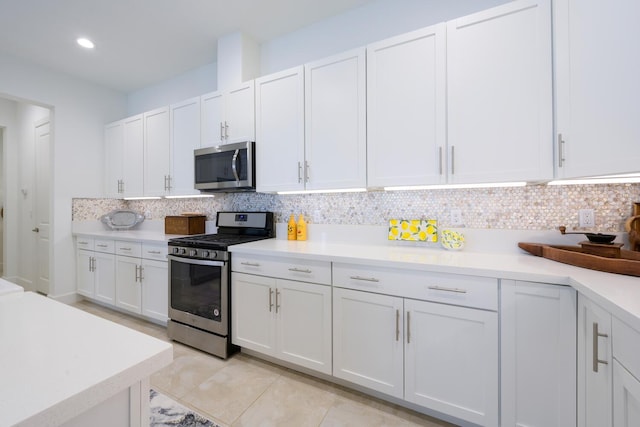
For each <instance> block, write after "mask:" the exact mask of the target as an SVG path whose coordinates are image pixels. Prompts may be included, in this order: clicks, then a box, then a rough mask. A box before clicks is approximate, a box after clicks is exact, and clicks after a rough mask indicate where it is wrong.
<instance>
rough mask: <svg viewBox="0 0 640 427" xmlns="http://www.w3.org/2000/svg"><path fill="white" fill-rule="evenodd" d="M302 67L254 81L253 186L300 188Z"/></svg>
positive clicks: (266, 189)
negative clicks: (254, 150)
mask: <svg viewBox="0 0 640 427" xmlns="http://www.w3.org/2000/svg"><path fill="white" fill-rule="evenodd" d="M303 167H304V68H303V67H297V68H292V69H290V70H286V71H282V72H280V73H276V74H273V75H269V76H265V77H261V78H259V79H257V80H256V175H257V180H256V186H257V190H258V191H261V192H271V191H287V190H303V189H304V176H303V175H304V170H303Z"/></svg>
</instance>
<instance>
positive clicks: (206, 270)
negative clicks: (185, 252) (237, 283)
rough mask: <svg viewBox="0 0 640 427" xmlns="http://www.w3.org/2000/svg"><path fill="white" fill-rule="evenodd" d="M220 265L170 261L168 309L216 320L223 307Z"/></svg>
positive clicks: (221, 267) (222, 273)
mask: <svg viewBox="0 0 640 427" xmlns="http://www.w3.org/2000/svg"><path fill="white" fill-rule="evenodd" d="M224 268H225V267H224V266H215V265H198V264H189V263H185V262H180V261H175V260H171V278H170V288H171V290H170V292H171V298H170V301H171V303H170V304H171V308H172V309H174V310H179V311H182V312H185V313H190V314H192V315H194V316H198V317H201V318H205V319H210V320H213V321H216V322H220V321H221V319H222V316H223V315H224V313H223V311H224V310H225V304H224V295H223V291H222V289H223V287H224V286H226V284H225V283H223V282H224V280H225V279H223V277H224V274H225V273H224V272H223V270H224Z"/></svg>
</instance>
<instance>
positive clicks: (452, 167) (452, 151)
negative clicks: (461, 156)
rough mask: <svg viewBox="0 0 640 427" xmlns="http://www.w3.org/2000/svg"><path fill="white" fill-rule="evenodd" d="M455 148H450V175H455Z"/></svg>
mask: <svg viewBox="0 0 640 427" xmlns="http://www.w3.org/2000/svg"><path fill="white" fill-rule="evenodd" d="M455 159H456V156H455V147H454V146H453V145H452V146H451V175H453V174H455V173H456V163H455Z"/></svg>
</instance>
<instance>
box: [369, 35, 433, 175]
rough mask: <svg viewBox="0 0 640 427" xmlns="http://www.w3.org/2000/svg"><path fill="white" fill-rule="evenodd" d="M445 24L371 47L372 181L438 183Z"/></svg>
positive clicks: (370, 172)
mask: <svg viewBox="0 0 640 427" xmlns="http://www.w3.org/2000/svg"><path fill="white" fill-rule="evenodd" d="M445 32H446V25H445V24H444V23H442V24H438V25H434V26H432V27H428V28H424V29H421V30H418V31H414V32H411V33H408V34H403V35H401V36H398V37H393V38H391V39H388V40H384V41H381V42H378V43H374V44H371V45H369V46H367V177H368V179H367V184H368V186H369V187H385V186H403V185H424V184H438V183H441V182H444V181H445V179H446V171H445V170H444V163H443V162H444V160H445V159H444V154H445V152H444V150H445V149H446V147H445V144H446V141H445V132H446V120H445V113H446V108H445V101H446V99H445V97H446V93H445V89H446V81H445V73H446V63H445V61H446V42H445Z"/></svg>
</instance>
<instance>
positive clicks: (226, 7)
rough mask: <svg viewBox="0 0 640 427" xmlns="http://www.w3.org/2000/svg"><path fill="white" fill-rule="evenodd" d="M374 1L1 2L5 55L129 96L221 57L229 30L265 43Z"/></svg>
mask: <svg viewBox="0 0 640 427" xmlns="http://www.w3.org/2000/svg"><path fill="white" fill-rule="evenodd" d="M371 1H372V0H55V1H53V0H0V52H4V53H7V54H10V55H13V56H16V57H19V58H22V59H25V60H27V61H30V62H32V63H35V64H37V65H40V66H43V67H46V68H48V69H52V70H56V71H61V72H64V73H68V74H71V75H73V76H75V77H79V78H82V79H84V80H88V81H91V82H94V83H98V84H101V85H103V86H107V87H110V88H112V89H115V90H118V91H121V92H124V93H128V92H131V91H135V90H137V89H141V88H143V87H147V86H150V85H153V84H156V83H159V82H161V81H163V80H167V79H169V78H172V77H175V76H177V75H179V74H182V73H184V72H186V71H188V70H192V69H194V68H197V67H200V66H203V65H206V64H210V63H212V62H215V61H216V48H217V39H218V38H220V37H221V36H224V35H226V34H230V33H234V32H236V31H240V32H243V33H246V34H247V35H249V36H251V37H253V38H254V39H255V40H256V41H257V42H258V43H263V42H266V41H269V40H271V39H273V38H275V37H278V36H280V35H283V34H286V33H289V32H291V31H295V30H297V29H300V28H302V27H305V26H308V25H310V24H313V23H314V22H318V21H321V20H323V19H326V18H328V17H331V16H333V15H338V14H341V13H343V12H345V11H347V10H350V9H353V8H356V7H359V6H361V5H363V4H365V3H369V2H371ZM78 37H87V38H90V39H91V40H93V42H94V43H95V45H96V47H95V49H93V50H86V49H83V48H80V47H79V46H78V45H77V44H76V41H75V40H76V39H77V38H78Z"/></svg>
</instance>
